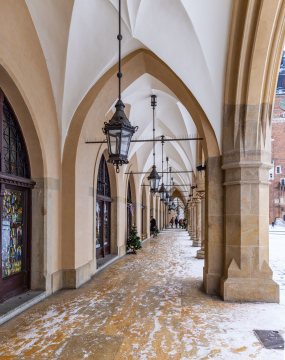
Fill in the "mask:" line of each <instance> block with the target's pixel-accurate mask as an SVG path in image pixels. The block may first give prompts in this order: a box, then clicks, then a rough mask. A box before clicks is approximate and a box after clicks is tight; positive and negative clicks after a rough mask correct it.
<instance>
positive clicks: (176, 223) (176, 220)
mask: <svg viewBox="0 0 285 360" xmlns="http://www.w3.org/2000/svg"><path fill="white" fill-rule="evenodd" d="M177 225H178V219H177V217H176V218H175V226H176V229H177Z"/></svg>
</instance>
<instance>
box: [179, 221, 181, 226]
mask: <svg viewBox="0 0 285 360" xmlns="http://www.w3.org/2000/svg"><path fill="white" fill-rule="evenodd" d="M179 228H181V219H179Z"/></svg>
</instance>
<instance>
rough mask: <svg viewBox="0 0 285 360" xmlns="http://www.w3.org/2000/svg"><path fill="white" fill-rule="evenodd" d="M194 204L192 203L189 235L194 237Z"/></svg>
mask: <svg viewBox="0 0 285 360" xmlns="http://www.w3.org/2000/svg"><path fill="white" fill-rule="evenodd" d="M193 219H194V204H193V203H192V202H191V203H190V229H189V235H190V237H191V238H192V237H193V234H194V232H193V229H194V220H193Z"/></svg>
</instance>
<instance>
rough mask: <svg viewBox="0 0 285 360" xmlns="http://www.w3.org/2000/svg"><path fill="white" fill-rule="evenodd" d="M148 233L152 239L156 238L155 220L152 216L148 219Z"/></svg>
mask: <svg viewBox="0 0 285 360" xmlns="http://www.w3.org/2000/svg"><path fill="white" fill-rule="evenodd" d="M150 233H151V235H153V237H155V236H157V233H156V220H155V219H154V217H153V216H151V217H150Z"/></svg>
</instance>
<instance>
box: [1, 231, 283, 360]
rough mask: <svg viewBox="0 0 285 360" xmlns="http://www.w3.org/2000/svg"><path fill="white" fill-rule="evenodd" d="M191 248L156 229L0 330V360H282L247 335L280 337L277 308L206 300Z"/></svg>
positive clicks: (176, 235) (181, 236)
mask: <svg viewBox="0 0 285 360" xmlns="http://www.w3.org/2000/svg"><path fill="white" fill-rule="evenodd" d="M276 241H279V242H280V241H281V239H277V240H276ZM284 243H285V241H284ZM278 244H279V243H278ZM278 244H277V245H276V246H280V244H279V245H278ZM274 246H275V245H274ZM196 251H197V248H194V247H192V241H190V239H189V236H188V235H187V233H186V231H183V230H167V231H164V232H162V233H161V234H160V235H159V237H158V238H156V239H153V240H150V241H147V242H145V243H144V246H143V249H142V250H141V251H139V252H138V255H126V256H125V257H123V258H121V259H120V260H118V261H116V262H115V263H113V264H112V265H110V266H109V267H108V268H106V269H104V270H102V271H101V272H99V273H98V274H97V275H96V276H95V277H94V278H93V279H92V281H90V282H89V283H87V284H85V285H84V286H82V287H81V288H80V289H77V290H63V291H60V292H58V293H57V294H56V295H54V296H51V297H49V298H47V299H46V300H45V301H43V302H41V303H39V304H38V305H36V306H34V307H33V308H31V309H30V310H28V311H26V312H24V313H23V314H21V315H19V316H17V317H16V318H14V319H13V320H11V321H9V322H7V323H6V324H4V325H2V326H1V327H0V359H1V360H2V359H3V360H4V359H16V360H19V359H21V360H25V359H33V360H37V359H41V360H43V359H52V360H77V359H80V360H81V359H98V360H102V359H115V360H122V359H128V360H129V359H146V360H149V359H163V360H167V359H183V360H186V359H222V360H227V359H229V360H234V359H257V360H261V359H264V360H269V359H270V360H275V359H278V360H279V359H280V360H281V359H284V351H282V350H279V351H278V350H266V349H263V347H262V346H261V344H260V343H259V341H258V340H257V338H256V337H255V336H254V334H253V331H252V330H253V329H266V330H278V331H280V332H281V333H282V334H283V336H284V328H285V304H284V303H281V304H264V303H258V304H251V303H230V302H223V301H221V300H220V299H219V298H218V297H212V296H209V295H206V294H205V293H204V292H203V290H202V271H203V262H204V261H203V260H198V259H196V258H195V255H196ZM278 254H279V255H280V251H279V252H278V251H276V254H275V255H276V257H277V260H276V259H275V260H274V262H273V266H275V267H280V261H279V260H280V259H279V260H278V256H279V255H278ZM279 275H280V277H281V276H282V272H281V273H280V274H279ZM279 275H278V276H279ZM282 280H283V279H282ZM283 283H284V280H283Z"/></svg>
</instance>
